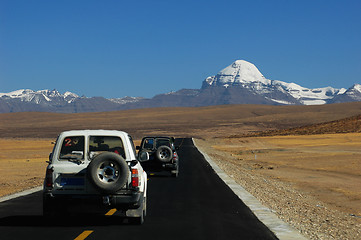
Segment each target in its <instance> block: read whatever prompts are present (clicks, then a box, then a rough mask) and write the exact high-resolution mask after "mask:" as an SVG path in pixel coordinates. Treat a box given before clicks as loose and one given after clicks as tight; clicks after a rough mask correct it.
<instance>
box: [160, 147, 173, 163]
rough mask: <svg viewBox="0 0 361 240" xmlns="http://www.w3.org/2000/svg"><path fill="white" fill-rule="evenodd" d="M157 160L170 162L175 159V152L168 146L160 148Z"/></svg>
mask: <svg viewBox="0 0 361 240" xmlns="http://www.w3.org/2000/svg"><path fill="white" fill-rule="evenodd" d="M156 156H157V159H158V160H159V161H161V162H164V163H166V162H169V161H170V160H172V158H173V151H172V149H171V148H170V147H168V146H160V147H159V148H158V149H157V152H156Z"/></svg>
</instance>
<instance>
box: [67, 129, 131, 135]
mask: <svg viewBox="0 0 361 240" xmlns="http://www.w3.org/2000/svg"><path fill="white" fill-rule="evenodd" d="M61 135H84V136H89V135H105V136H107V135H118V136H119V135H123V136H124V135H128V133H126V132H123V131H118V130H71V131H65V132H62V133H61Z"/></svg>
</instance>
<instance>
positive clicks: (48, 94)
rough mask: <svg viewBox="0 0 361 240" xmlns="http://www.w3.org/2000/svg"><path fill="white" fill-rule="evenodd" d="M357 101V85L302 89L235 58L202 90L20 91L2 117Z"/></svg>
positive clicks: (2, 108)
mask: <svg viewBox="0 0 361 240" xmlns="http://www.w3.org/2000/svg"><path fill="white" fill-rule="evenodd" d="M354 101H361V85H360V84H355V85H353V86H352V87H350V88H349V89H347V90H346V89H345V88H341V89H337V88H333V87H324V88H315V89H310V88H305V87H302V86H300V85H298V84H296V83H287V82H284V81H279V80H270V79H267V78H266V77H265V76H263V74H262V73H261V72H260V71H259V70H258V69H257V67H256V66H255V65H254V64H252V63H250V62H247V61H245V60H237V61H235V62H233V63H232V64H231V65H229V66H227V67H226V68H224V69H222V70H221V71H219V72H218V73H217V74H216V75H214V76H210V77H207V78H206V79H205V80H204V81H203V83H202V87H201V88H200V89H181V90H179V91H175V92H169V93H165V94H159V95H156V96H154V97H153V98H151V99H146V98H141V97H123V98H111V99H106V98H103V97H91V98H88V97H84V96H82V97H79V96H78V95H77V94H75V93H71V92H65V93H64V94H61V93H59V92H58V91H57V90H55V89H54V90H51V91H50V90H39V91H33V90H30V89H21V90H17V91H13V92H10V93H0V113H5V112H24V111H42V112H44V111H46V112H62V113H76V112H96V111H115V110H123V109H134V108H152V107H198V106H209V105H223V104H270V105H319V104H327V103H341V102H354Z"/></svg>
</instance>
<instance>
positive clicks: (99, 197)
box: [43, 130, 149, 224]
mask: <svg viewBox="0 0 361 240" xmlns="http://www.w3.org/2000/svg"><path fill="white" fill-rule="evenodd" d="M141 157H143V159H142V160H143V161H145V160H147V158H149V156H148V155H147V154H143V155H142V156H141ZM48 163H49V164H48V166H47V168H46V176H45V180H44V187H43V212H44V215H55V214H59V213H67V212H70V211H71V212H72V211H73V210H79V209H80V210H85V211H87V212H88V211H100V212H104V210H106V209H112V208H116V209H117V210H119V211H121V212H123V213H124V215H125V216H127V217H129V221H131V222H133V223H136V224H142V223H143V222H144V217H145V215H146V206H147V201H146V199H147V174H146V172H145V171H144V170H143V168H142V166H141V164H140V163H139V159H137V156H136V151H135V147H134V144H133V141H132V138H131V137H130V136H129V135H128V134H127V133H125V132H122V131H113V130H77V131H66V132H63V133H61V134H60V135H59V137H58V139H57V141H56V143H55V146H54V149H53V152H52V153H51V154H50V156H49V162H48Z"/></svg>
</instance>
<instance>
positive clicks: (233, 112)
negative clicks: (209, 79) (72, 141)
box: [0, 102, 361, 138]
mask: <svg viewBox="0 0 361 240" xmlns="http://www.w3.org/2000/svg"><path fill="white" fill-rule="evenodd" d="M356 115H361V102H354V103H341V104H328V105H320V106H269V105H247V104H245V105H222V106H210V107H193V108H186V107H180V108H149V109H135V110H123V111H114V112H98V113H71V114H61V113H44V112H22V113H3V114H0V137H56V136H57V134H58V133H59V132H61V131H64V130H71V129H118V130H124V131H127V132H129V133H130V134H131V135H133V137H135V138H140V137H142V136H144V135H163V134H167V135H174V136H177V137H198V138H207V137H221V136H231V135H241V134H247V133H254V132H260V131H267V130H279V129H287V128H296V127H300V126H305V125H311V124H319V123H323V122H329V121H336V120H339V119H343V118H348V117H352V116H356Z"/></svg>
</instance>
